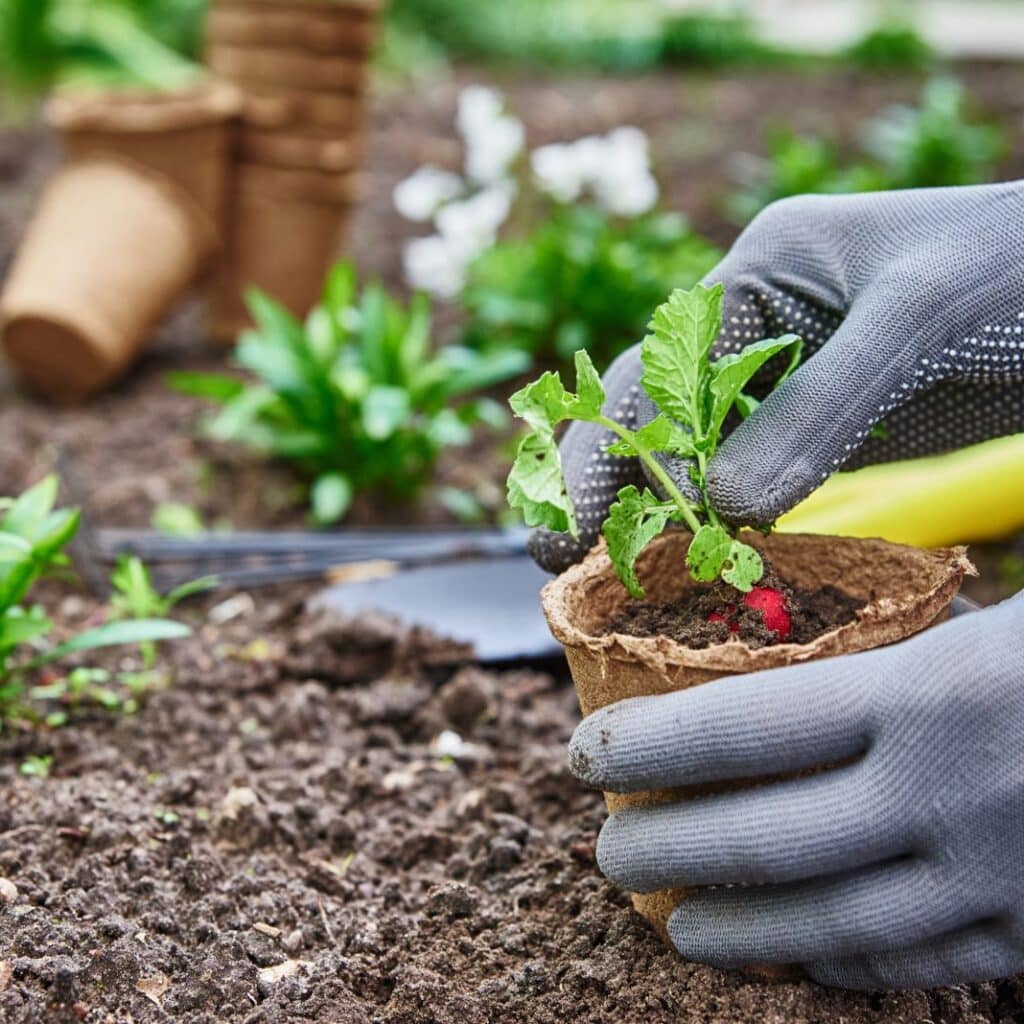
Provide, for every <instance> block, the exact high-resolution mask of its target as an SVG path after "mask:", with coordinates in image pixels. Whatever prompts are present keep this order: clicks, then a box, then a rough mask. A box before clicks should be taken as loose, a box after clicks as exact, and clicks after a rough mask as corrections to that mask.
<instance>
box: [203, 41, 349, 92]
mask: <svg viewBox="0 0 1024 1024" xmlns="http://www.w3.org/2000/svg"><path fill="white" fill-rule="evenodd" d="M206 63H207V65H208V66H209V67H210V68H211V70H212V71H213V72H214V74H217V75H220V76H221V77H223V78H225V79H227V80H228V81H229V82H234V83H236V84H237V85H239V86H242V87H243V88H244V89H246V90H248V89H249V88H260V87H266V86H273V87H280V88H283V89H296V88H298V89H308V90H310V91H313V92H336V93H344V94H345V95H361V94H362V93H363V92H364V91H365V88H366V80H367V69H368V64H367V61H366V58H365V57H364V56H358V57H343V56H332V55H324V54H317V53H313V52H311V51H309V50H298V49H285V48H283V47H274V46H226V45H224V44H220V43H209V44H208V46H207V56H206Z"/></svg>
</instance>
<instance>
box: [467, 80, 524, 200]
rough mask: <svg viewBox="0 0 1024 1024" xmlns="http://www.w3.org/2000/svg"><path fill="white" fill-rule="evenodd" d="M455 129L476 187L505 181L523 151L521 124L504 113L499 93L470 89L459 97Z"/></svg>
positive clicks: (482, 88) (489, 90) (484, 88)
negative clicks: (460, 136) (463, 148)
mask: <svg viewBox="0 0 1024 1024" xmlns="http://www.w3.org/2000/svg"><path fill="white" fill-rule="evenodd" d="M455 121H456V125H457V126H458V129H459V134H461V135H462V139H463V142H464V143H465V145H466V174H467V175H468V176H469V178H470V179H471V180H472V181H474V182H476V183H477V184H479V185H493V184H495V183H497V182H499V181H502V180H503V179H504V178H506V177H508V171H509V167H510V166H511V164H512V162H513V161H514V160H515V158H516V157H517V156H519V154H520V153H521V152H522V150H523V143H524V142H525V140H526V131H525V129H524V128H523V125H522V122H520V121H518V120H516V118H514V117H511V116H509V115H508V114H505V113H504V100H503V99H502V96H501V93H499V92H496V91H495V90H494V89H488V88H487V87H486V86H482V85H471V86H469V88H467V89H463V90H462V94H461V95H460V96H459V112H458V115H457V116H456V119H455Z"/></svg>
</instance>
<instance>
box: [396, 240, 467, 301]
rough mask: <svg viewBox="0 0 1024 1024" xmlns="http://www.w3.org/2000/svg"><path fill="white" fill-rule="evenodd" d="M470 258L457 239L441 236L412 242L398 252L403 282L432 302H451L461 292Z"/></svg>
mask: <svg viewBox="0 0 1024 1024" xmlns="http://www.w3.org/2000/svg"><path fill="white" fill-rule="evenodd" d="M472 256H473V253H472V252H471V251H470V250H468V249H467V248H466V247H465V245H463V244H462V243H461V242H460V241H459V240H457V239H451V238H445V237H444V236H443V235H430V236H429V237H427V238H412V239H410V240H409V241H408V242H406V243H405V247H404V248H403V250H402V264H403V266H404V268H405V280H406V281H407V283H408V284H409V286H410V287H412V288H416V289H418V290H419V291H424V292H427V293H428V294H429V295H433V296H435V297H436V298H439V299H451V298H454V297H455V296H456V295H458V294H459V292H460V291H462V286H463V285H464V284H465V280H466V265H467V264H468V263H469V261H470V259H472Z"/></svg>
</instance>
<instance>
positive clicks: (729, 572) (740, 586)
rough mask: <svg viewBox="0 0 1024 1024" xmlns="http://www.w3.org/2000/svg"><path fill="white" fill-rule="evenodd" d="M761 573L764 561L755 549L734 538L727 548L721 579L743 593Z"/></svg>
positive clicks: (762, 573) (755, 581)
mask: <svg viewBox="0 0 1024 1024" xmlns="http://www.w3.org/2000/svg"><path fill="white" fill-rule="evenodd" d="M763 575H764V562H763V561H762V560H761V555H760V554H759V552H758V551H757V549H756V548H752V547H751V546H750V545H749V544H744V543H743V542H742V541H738V540H734V541H733V542H732V546H731V547H730V549H729V561H728V565H727V566H726V567H725V568H724V569H723V570H722V579H723V580H725V582H726V583H731V584H732V585H733V586H734V587H735V588H736V589H737V590H742V591H743V593H744V594H745V593H747V592H748V591H749V590H750V589H751V588H752V587H753V586H754V584H755V583H757V581H758V580H759V579H760V578H761V577H762V576H763Z"/></svg>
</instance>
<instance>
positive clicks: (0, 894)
mask: <svg viewBox="0 0 1024 1024" xmlns="http://www.w3.org/2000/svg"><path fill="white" fill-rule="evenodd" d="M17 898H18V887H17V886H16V885H15V884H14V883H13V882H12V881H11V880H10V879H9V878H0V903H13V902H14V901H15V900H16V899H17Z"/></svg>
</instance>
